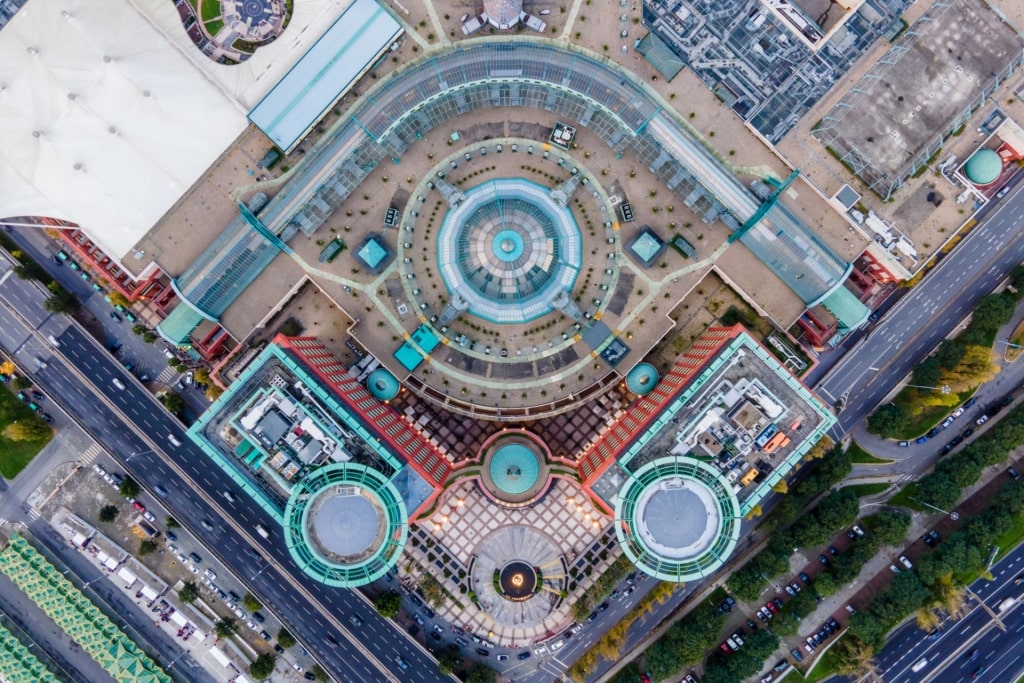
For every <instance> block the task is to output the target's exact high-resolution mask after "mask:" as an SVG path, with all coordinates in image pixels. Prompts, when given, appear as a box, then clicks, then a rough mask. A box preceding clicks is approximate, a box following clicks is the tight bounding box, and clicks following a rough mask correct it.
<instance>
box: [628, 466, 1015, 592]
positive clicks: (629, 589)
mask: <svg viewBox="0 0 1024 683" xmlns="http://www.w3.org/2000/svg"><path fill="white" fill-rule="evenodd" d="M1011 469H1012V468H1011ZM636 589H637V586H635V585H634V586H630V587H629V588H627V589H626V590H624V591H622V597H624V598H628V597H629V596H630V595H632V594H633V593H634V592H635V591H636Z"/></svg>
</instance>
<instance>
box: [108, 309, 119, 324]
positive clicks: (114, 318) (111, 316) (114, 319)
mask: <svg viewBox="0 0 1024 683" xmlns="http://www.w3.org/2000/svg"><path fill="white" fill-rule="evenodd" d="M110 319H111V320H113V321H114V322H115V323H120V322H121V316H119V315H118V314H117V313H114V312H113V311H111V312H110Z"/></svg>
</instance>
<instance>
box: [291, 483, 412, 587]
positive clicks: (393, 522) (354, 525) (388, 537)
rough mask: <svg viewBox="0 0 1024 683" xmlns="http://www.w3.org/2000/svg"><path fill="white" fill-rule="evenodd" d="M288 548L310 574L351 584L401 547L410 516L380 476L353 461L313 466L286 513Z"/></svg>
mask: <svg viewBox="0 0 1024 683" xmlns="http://www.w3.org/2000/svg"><path fill="white" fill-rule="evenodd" d="M284 530H285V536H286V539H287V544H288V550H289V551H290V553H291V555H292V558H293V559H294V560H295V561H296V563H297V564H298V565H299V566H300V567H302V568H303V570H304V571H306V573H308V574H309V575H310V576H312V577H313V578H315V579H317V580H318V581H321V582H323V583H325V584H327V585H330V586H339V587H354V586H361V585H364V584H366V583H370V582H372V581H375V580H376V579H378V578H380V577H381V576H383V575H384V573H385V572H387V571H388V569H390V568H391V567H392V566H393V565H394V564H395V562H397V561H398V557H399V555H400V554H401V552H402V549H403V548H404V546H405V541H406V537H407V534H408V515H407V514H406V510H405V504H404V503H403V502H402V498H401V496H400V495H399V493H398V491H397V490H396V489H395V487H394V485H392V484H391V482H390V481H388V480H387V478H385V477H384V475H383V474H381V473H380V472H378V471H377V470H374V469H372V468H369V467H366V466H364V465H358V464H355V463H338V464H332V465H327V466H325V467H321V468H319V469H316V470H314V471H313V472H311V473H310V474H309V475H307V476H306V477H305V478H304V479H302V480H301V481H300V482H298V483H297V484H296V485H295V487H294V488H293V489H292V493H291V497H290V498H289V499H288V504H287V505H286V507H285V511H284Z"/></svg>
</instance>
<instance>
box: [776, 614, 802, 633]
mask: <svg viewBox="0 0 1024 683" xmlns="http://www.w3.org/2000/svg"><path fill="white" fill-rule="evenodd" d="M799 628H800V617H798V616H797V615H795V614H793V613H792V612H783V613H782V614H780V615H779V616H777V617H776V618H775V620H774V621H772V630H773V631H775V632H776V633H778V634H779V635H780V636H795V635H796V632H797V629H799Z"/></svg>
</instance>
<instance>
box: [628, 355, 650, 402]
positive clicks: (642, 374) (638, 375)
mask: <svg viewBox="0 0 1024 683" xmlns="http://www.w3.org/2000/svg"><path fill="white" fill-rule="evenodd" d="M657 385H658V370H657V368H655V367H654V366H653V365H651V364H650V363H637V364H636V367H634V368H633V369H632V370H630V371H629V372H628V373H627V374H626V388H627V389H629V390H630V391H631V392H633V393H634V394H636V395H637V396H643V395H645V394H649V393H651V391H653V390H654V387H656V386H657Z"/></svg>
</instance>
